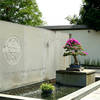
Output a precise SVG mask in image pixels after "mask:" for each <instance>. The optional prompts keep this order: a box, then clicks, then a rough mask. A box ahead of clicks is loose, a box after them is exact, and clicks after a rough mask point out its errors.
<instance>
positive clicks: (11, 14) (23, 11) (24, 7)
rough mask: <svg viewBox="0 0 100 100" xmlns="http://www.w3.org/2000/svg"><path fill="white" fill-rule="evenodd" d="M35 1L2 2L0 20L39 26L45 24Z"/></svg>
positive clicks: (1, 0)
mask: <svg viewBox="0 0 100 100" xmlns="http://www.w3.org/2000/svg"><path fill="white" fill-rule="evenodd" d="M41 17H42V14H41V12H40V11H39V8H38V6H37V3H36V1H35V0H0V20H5V21H9V22H14V23H19V24H24V25H31V26H37V25H41V24H43V20H42V19H41Z"/></svg>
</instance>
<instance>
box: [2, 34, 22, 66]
mask: <svg viewBox="0 0 100 100" xmlns="http://www.w3.org/2000/svg"><path fill="white" fill-rule="evenodd" d="M2 51H3V54H4V57H5V59H6V61H7V62H8V64H10V65H16V64H17V63H18V62H19V60H20V58H21V46H20V41H19V39H18V38H17V37H15V36H12V37H10V38H8V40H7V41H6V42H5V44H4V46H3V49H2Z"/></svg>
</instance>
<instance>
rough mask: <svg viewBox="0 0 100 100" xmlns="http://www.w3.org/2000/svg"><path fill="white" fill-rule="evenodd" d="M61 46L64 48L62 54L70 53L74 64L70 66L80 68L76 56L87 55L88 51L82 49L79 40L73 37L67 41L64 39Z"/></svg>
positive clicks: (67, 54)
mask: <svg viewBox="0 0 100 100" xmlns="http://www.w3.org/2000/svg"><path fill="white" fill-rule="evenodd" d="M63 48H64V49H65V52H64V54H63V56H69V55H71V56H73V58H74V64H71V65H70V68H80V65H79V62H78V59H77V56H78V55H81V56H86V55H88V53H87V52H85V51H84V49H83V48H82V46H81V44H80V42H79V41H78V40H76V39H74V38H70V39H69V40H68V41H66V43H65V45H64V47H63Z"/></svg>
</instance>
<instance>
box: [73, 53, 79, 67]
mask: <svg viewBox="0 0 100 100" xmlns="http://www.w3.org/2000/svg"><path fill="white" fill-rule="evenodd" d="M73 57H74V64H75V65H78V59H77V56H76V55H74V56H73Z"/></svg>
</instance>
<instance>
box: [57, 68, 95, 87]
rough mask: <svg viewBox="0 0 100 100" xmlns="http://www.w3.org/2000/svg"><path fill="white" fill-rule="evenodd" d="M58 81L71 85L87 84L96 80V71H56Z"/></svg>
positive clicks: (81, 85)
mask: <svg viewBox="0 0 100 100" xmlns="http://www.w3.org/2000/svg"><path fill="white" fill-rule="evenodd" d="M56 82H57V83H60V84H63V85H69V86H80V87H83V86H86V85H89V84H91V83H93V82H95V71H94V70H88V69H84V70H83V71H66V70H58V71H56Z"/></svg>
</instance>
